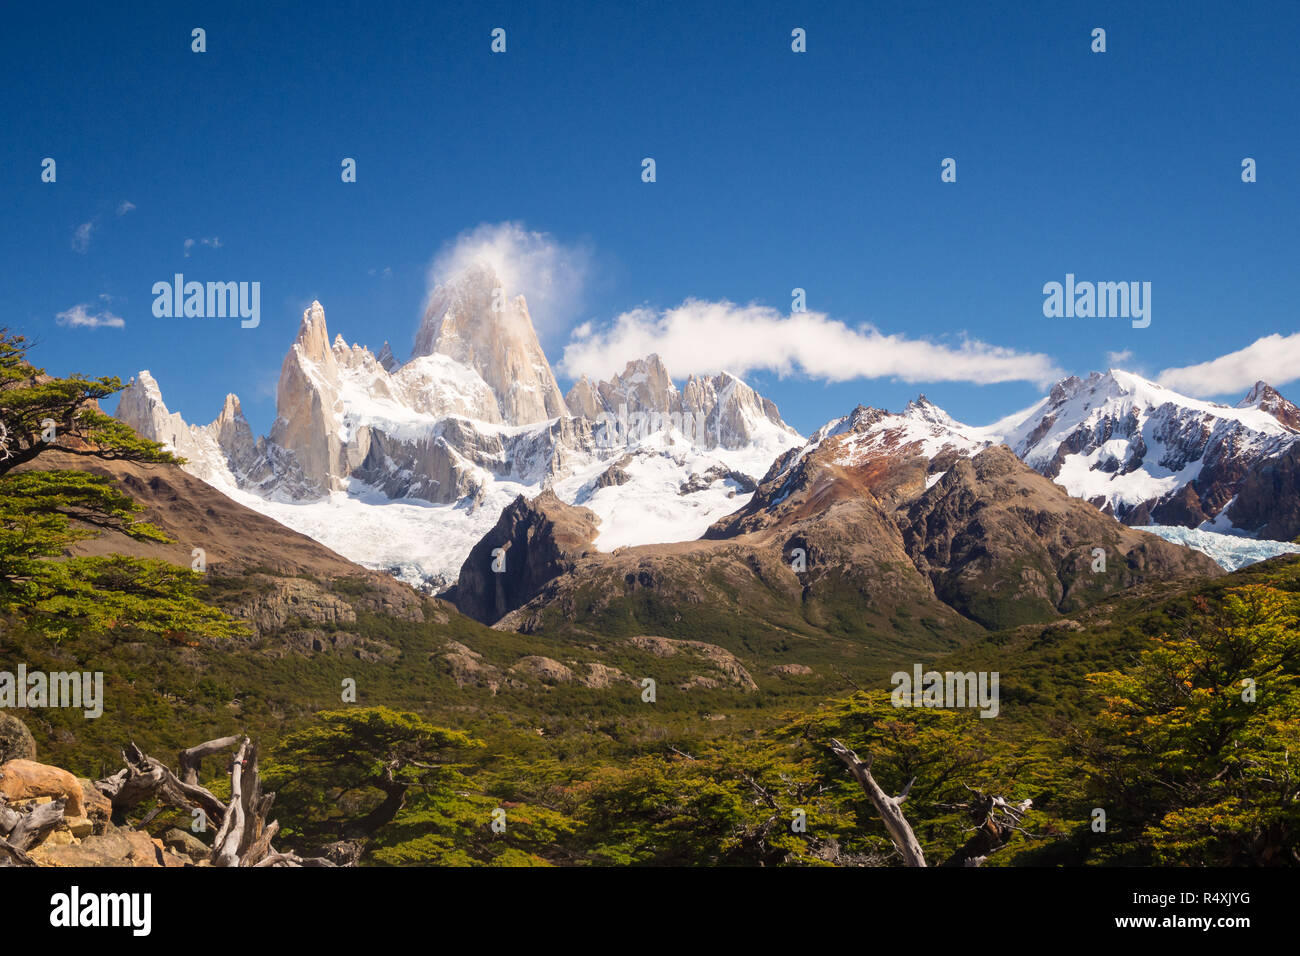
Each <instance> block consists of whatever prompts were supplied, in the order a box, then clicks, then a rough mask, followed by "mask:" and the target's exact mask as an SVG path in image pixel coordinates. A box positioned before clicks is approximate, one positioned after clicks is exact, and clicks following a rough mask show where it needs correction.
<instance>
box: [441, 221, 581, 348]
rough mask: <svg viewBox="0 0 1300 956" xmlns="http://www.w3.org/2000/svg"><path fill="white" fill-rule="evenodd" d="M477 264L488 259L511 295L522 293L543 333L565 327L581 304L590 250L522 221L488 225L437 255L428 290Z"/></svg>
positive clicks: (474, 230)
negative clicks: (535, 229) (529, 227)
mask: <svg viewBox="0 0 1300 956" xmlns="http://www.w3.org/2000/svg"><path fill="white" fill-rule="evenodd" d="M475 262H486V263H487V264H489V265H491V266H492V267H493V268H494V269H495V270H496V272H497V275H498V276H500V277H501V282H502V285H503V286H504V287H505V291H506V294H507V295H509V296H516V295H519V294H521V293H522V294H523V296H524V298H525V299H526V300H527V301H528V313H529V315H530V316H531V317H532V319H533V326H534V328H536V330H537V333H538V335H539V336H543V337H545V335H546V333H548V332H555V331H558V330H559V329H562V328H563V327H564V326H566V325H567V324H568V322H569V321H570V320H571V319H572V318H573V317H574V316H576V315H577V314H578V312H579V310H580V309H581V307H582V293H583V286H584V284H585V282H586V278H587V272H588V269H589V268H590V262H591V254H590V251H589V250H588V249H587V248H586V246H583V245H566V244H563V243H560V242H558V241H557V240H556V239H555V238H554V237H552V236H550V235H548V234H547V233H543V232H533V231H531V230H529V229H527V228H526V227H525V226H524V225H523V223H519V222H501V223H483V224H481V225H479V226H477V227H476V228H474V229H471V230H469V231H467V232H463V233H461V234H460V235H459V236H457V237H456V238H455V239H454V240H452V241H451V242H449V243H448V244H447V245H446V246H444V247H443V248H442V250H441V251H440V252H439V253H438V254H437V255H436V256H435V257H434V259H433V263H432V264H431V265H430V267H429V291H430V293H432V291H433V286H434V285H435V284H437V283H440V282H445V281H447V280H448V279H450V278H452V277H453V276H455V275H456V274H457V273H458V272H460V271H461V270H463V269H465V268H467V267H468V266H470V265H472V264H473V263H475Z"/></svg>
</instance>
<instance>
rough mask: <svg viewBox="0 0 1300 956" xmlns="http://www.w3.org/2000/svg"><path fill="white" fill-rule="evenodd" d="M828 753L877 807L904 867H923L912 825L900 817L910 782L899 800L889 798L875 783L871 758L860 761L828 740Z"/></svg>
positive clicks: (856, 756) (903, 817) (842, 745)
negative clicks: (851, 775) (835, 757)
mask: <svg viewBox="0 0 1300 956" xmlns="http://www.w3.org/2000/svg"><path fill="white" fill-rule="evenodd" d="M830 748H831V753H833V754H835V756H837V757H839V758H840V760H841V761H843V762H844V764H845V766H847V767H848V768H849V770H850V771H851V772H852V773H853V776H854V777H855V778H856V779H857V781H858V783H859V784H860V785H861V786H862V789H863V790H864V791H865V792H866V794H867V798H868V799H869V800H870V801H871V804H872V806H874V807H875V808H876V813H877V814H879V816H880V820H881V822H882V823H884V825H885V831H886V832H887V833H888V834H889V839H890V840H891V841H893V844H894V846H895V847H897V848H898V852H899V853H900V854H901V855H902V857H903V864H904V865H905V866H925V854H924V853H923V852H922V851H921V844H920V843H919V842H918V841H917V839H916V834H914V833H913V832H912V826H911V824H909V823H908V822H907V817H905V816H903V811H902V809H901V808H900V807H901V804H902V803H903V801H904V800H906V799H907V794H908V792H909V791H910V790H911V789H912V784H911V783H909V784H908V785H907V786H906V787H905V788H904V789H903V793H902V794H901V795H900V796H898V797H891V796H889V795H888V794H887V793H885V791H884V790H882V789H881V788H880V784H878V783H876V779H875V777H873V776H872V775H871V755H870V754H868V755H867V759H866V760H865V761H864V760H862V759H861V758H860V757H859V756H858V755H857V754H856V753H854V752H853V751H852V750H850V749H849V748H848V747H846V746H844V744H842V743H840V742H839V741H838V740H831V742H830Z"/></svg>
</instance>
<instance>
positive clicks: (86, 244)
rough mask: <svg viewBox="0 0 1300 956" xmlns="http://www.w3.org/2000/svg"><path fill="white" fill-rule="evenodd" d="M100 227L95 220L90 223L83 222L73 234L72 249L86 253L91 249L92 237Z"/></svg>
mask: <svg viewBox="0 0 1300 956" xmlns="http://www.w3.org/2000/svg"><path fill="white" fill-rule="evenodd" d="M98 225H99V223H98V221H97V220H95V219H92V220H90V222H83V223H82V224H81V225H80V226H78V227H77V228H76V229H75V230H73V232H72V248H73V249H74V250H75V251H76V252H85V251H86V250H87V249H89V248H90V237H91V235H92V234H93V233H94V231H95V229H96V227H97V226H98Z"/></svg>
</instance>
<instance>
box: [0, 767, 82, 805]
mask: <svg viewBox="0 0 1300 956" xmlns="http://www.w3.org/2000/svg"><path fill="white" fill-rule="evenodd" d="M0 796H3V797H4V798H5V799H7V800H8V801H9V802H11V803H12V802H14V801H17V800H30V799H32V798H33V797H64V798H66V799H67V801H68V802H67V807H66V809H65V810H64V815H65V816H69V817H82V816H85V815H86V812H85V796H84V795H83V793H82V790H81V784H80V783H79V782H78V781H77V778H76V777H74V776H73V775H72V774H70V773H68V771H66V770H60V769H59V768H58V767H50V766H48V765H46V764H43V763H37V762H36V761H34V760H10V761H8V762H7V763H5V764H4V765H3V766H0Z"/></svg>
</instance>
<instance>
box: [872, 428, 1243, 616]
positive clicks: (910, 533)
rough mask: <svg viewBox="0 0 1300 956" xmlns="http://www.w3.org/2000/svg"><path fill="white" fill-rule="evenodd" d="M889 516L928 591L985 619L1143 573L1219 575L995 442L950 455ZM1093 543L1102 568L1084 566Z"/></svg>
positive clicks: (1105, 590)
mask: <svg viewBox="0 0 1300 956" xmlns="http://www.w3.org/2000/svg"><path fill="white" fill-rule="evenodd" d="M895 518H896V520H897V521H898V525H899V528H900V530H901V532H902V536H903V542H904V546H905V547H906V549H907V552H908V554H909V555H910V556H911V558H912V561H913V562H914V563H915V565H916V568H917V570H918V571H920V572H921V573H922V574H925V575H927V576H928V577H929V578H930V580H931V582H932V583H933V584H934V588H935V594H936V596H937V597H939V599H940V600H942V601H944V602H945V603H946V604H948V605H949V606H951V607H953V608H955V609H957V610H958V611H960V612H961V613H962V614H964V615H965V616H967V617H970V618H972V619H974V620H976V621H978V622H979V623H981V624H983V625H985V626H986V627H1000V626H1008V625H1013V624H1019V623H1024V622H1027V621H1033V620H1045V619H1047V618H1050V617H1052V616H1053V615H1055V614H1058V613H1068V612H1070V611H1074V610H1078V609H1080V608H1082V607H1086V606H1087V605H1089V604H1092V603H1095V602H1096V601H1098V600H1101V599H1102V598H1104V597H1107V596H1109V595H1111V594H1114V593H1115V592H1117V591H1120V590H1123V589H1125V588H1129V587H1133V586H1134V585H1136V584H1140V583H1142V582H1143V581H1147V580H1172V579H1177V578H1180V577H1189V576H1194V575H1205V576H1217V575H1219V574H1222V573H1223V572H1222V569H1221V568H1220V567H1219V566H1218V565H1217V564H1215V563H1214V561H1213V560H1211V559H1210V558H1208V557H1206V556H1205V555H1203V554H1200V553H1199V552H1195V551H1192V550H1190V549H1188V548H1184V547H1180V546H1178V545H1174V544H1170V543H1169V542H1167V541H1164V540H1162V539H1160V538H1157V537H1155V536H1154V535H1150V534H1147V533H1145V532H1141V531H1136V530H1134V529H1131V528H1128V527H1126V526H1124V525H1122V524H1120V523H1118V522H1116V521H1114V520H1113V519H1111V518H1109V517H1107V516H1106V515H1104V514H1101V513H1100V512H1098V511H1097V510H1096V509H1094V508H1093V507H1092V506H1091V505H1089V504H1087V503H1086V502H1083V501H1080V500H1079V499H1077V498H1070V497H1069V496H1067V495H1066V494H1065V493H1064V491H1063V490H1062V489H1061V488H1060V487H1059V486H1057V485H1055V484H1053V483H1052V482H1050V481H1048V480H1047V479H1046V478H1043V477H1042V476H1041V475H1039V474H1037V473H1036V472H1034V471H1033V470H1032V469H1030V468H1028V467H1027V466H1025V465H1024V464H1023V463H1022V462H1020V461H1019V460H1018V459H1017V458H1016V457H1015V455H1014V454H1013V453H1012V451H1011V449H1009V448H1007V447H1006V446H1005V445H1000V446H997V447H994V448H990V449H988V450H987V451H983V452H980V453H979V454H978V455H976V456H975V457H974V458H971V459H962V460H959V461H957V462H955V463H954V464H953V465H952V466H951V467H950V468H949V469H948V470H947V471H946V472H945V473H944V475H943V477H942V478H940V479H939V480H938V481H937V482H936V483H935V484H934V485H933V486H932V487H931V488H930V489H928V490H927V491H926V492H925V493H924V494H922V495H921V496H920V497H919V498H918V499H916V500H915V501H914V502H911V503H910V504H908V505H906V506H904V507H903V508H900V509H899V512H898V513H897V514H896V515H895ZM1098 548H1100V549H1102V551H1103V552H1104V556H1105V569H1104V570H1101V571H1094V570H1093V567H1094V563H1095V562H1097V559H1098V556H1097V555H1096V549H1098Z"/></svg>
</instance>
